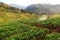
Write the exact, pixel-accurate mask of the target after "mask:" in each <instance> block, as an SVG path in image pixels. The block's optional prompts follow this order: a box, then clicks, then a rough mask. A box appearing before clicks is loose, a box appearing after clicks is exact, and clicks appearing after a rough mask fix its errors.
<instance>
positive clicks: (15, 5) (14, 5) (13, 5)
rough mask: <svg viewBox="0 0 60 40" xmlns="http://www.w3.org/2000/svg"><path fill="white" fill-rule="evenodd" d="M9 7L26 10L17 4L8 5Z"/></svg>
mask: <svg viewBox="0 0 60 40" xmlns="http://www.w3.org/2000/svg"><path fill="white" fill-rule="evenodd" d="M10 6H12V7H16V8H19V9H25V8H26V7H25V6H20V5H18V4H10Z"/></svg>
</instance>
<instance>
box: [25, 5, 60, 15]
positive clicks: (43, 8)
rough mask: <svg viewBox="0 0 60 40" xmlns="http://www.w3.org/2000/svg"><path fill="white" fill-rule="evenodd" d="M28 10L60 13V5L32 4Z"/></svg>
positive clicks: (41, 12)
mask: <svg viewBox="0 0 60 40" xmlns="http://www.w3.org/2000/svg"><path fill="white" fill-rule="evenodd" d="M26 10H27V11H31V12H35V13H37V14H48V15H50V14H60V5H51V4H32V5H29V6H28V7H27V8H26Z"/></svg>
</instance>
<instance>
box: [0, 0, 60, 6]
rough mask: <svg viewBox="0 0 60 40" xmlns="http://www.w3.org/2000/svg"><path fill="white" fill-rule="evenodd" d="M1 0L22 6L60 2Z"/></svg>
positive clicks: (0, 0) (50, 0) (46, 0)
mask: <svg viewBox="0 0 60 40" xmlns="http://www.w3.org/2000/svg"><path fill="white" fill-rule="evenodd" d="M0 2H5V3H8V4H18V5H22V6H28V5H30V4H38V3H43V4H54V5H55V4H60V0H0Z"/></svg>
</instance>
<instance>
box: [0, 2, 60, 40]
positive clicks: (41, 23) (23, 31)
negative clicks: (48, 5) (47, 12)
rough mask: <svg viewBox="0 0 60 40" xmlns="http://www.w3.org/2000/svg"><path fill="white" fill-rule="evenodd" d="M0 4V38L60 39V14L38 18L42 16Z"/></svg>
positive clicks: (14, 39)
mask: <svg viewBox="0 0 60 40" xmlns="http://www.w3.org/2000/svg"><path fill="white" fill-rule="evenodd" d="M0 4H2V5H0V40H60V16H59V17H57V18H53V16H49V19H48V18H47V19H46V20H38V19H39V18H40V17H41V16H37V15H35V14H33V13H32V14H30V12H25V13H24V12H22V11H21V13H20V9H19V10H18V9H16V8H14V7H10V6H5V5H7V4H4V3H0ZM7 8H8V10H10V11H8V10H7ZM12 10H14V11H15V12H14V11H12ZM17 11H18V12H17Z"/></svg>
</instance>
